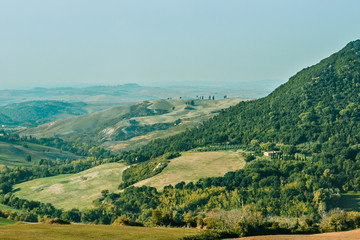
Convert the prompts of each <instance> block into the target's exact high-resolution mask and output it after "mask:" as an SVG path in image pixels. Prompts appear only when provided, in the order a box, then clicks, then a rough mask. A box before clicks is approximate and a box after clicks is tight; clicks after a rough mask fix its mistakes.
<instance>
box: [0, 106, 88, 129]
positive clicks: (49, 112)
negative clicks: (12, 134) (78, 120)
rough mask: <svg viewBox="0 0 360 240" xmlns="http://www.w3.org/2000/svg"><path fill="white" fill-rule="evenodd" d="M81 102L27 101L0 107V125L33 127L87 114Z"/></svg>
mask: <svg viewBox="0 0 360 240" xmlns="http://www.w3.org/2000/svg"><path fill="white" fill-rule="evenodd" d="M86 106H87V104H86V103H83V102H75V103H69V102H63V101H27V102H21V103H13V104H9V105H6V106H3V107H0V124H1V125H6V127H9V126H11V127H14V126H34V125H39V124H43V123H45V122H49V121H53V120H55V119H60V118H66V117H71V116H79V115H82V114H86V113H88V112H87V110H86V109H85V107H86Z"/></svg>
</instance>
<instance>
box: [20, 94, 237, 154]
mask: <svg viewBox="0 0 360 240" xmlns="http://www.w3.org/2000/svg"><path fill="white" fill-rule="evenodd" d="M240 101H241V100H240V99H223V100H214V101H213V100H185V99H184V100H179V99H178V100H172V99H170V100H154V101H143V102H140V103H137V104H135V105H131V106H119V107H114V108H111V109H108V110H104V111H100V112H95V113H91V114H87V115H83V116H79V117H76V118H70V119H64V120H57V121H55V122H51V123H47V124H44V125H41V126H38V127H35V128H29V129H26V130H25V131H22V132H21V135H31V136H33V137H36V138H41V137H60V138H62V139H64V140H68V141H74V142H87V143H91V144H102V145H103V146H105V147H107V148H109V149H111V150H113V151H117V150H124V149H133V148H136V147H138V146H141V145H143V144H146V143H147V142H149V141H150V140H151V139H154V138H158V137H166V136H170V135H174V134H176V133H180V132H182V131H184V130H185V129H186V128H189V127H193V126H195V125H197V124H199V123H200V122H203V121H204V120H206V119H209V118H210V117H212V116H215V115H216V114H218V113H219V112H220V111H221V110H222V109H225V108H228V107H230V106H232V105H235V104H237V103H239V102H240Z"/></svg>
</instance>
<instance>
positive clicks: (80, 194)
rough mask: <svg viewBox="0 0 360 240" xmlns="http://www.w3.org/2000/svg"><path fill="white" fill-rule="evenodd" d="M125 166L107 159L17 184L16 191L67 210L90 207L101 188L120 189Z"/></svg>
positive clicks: (22, 195)
mask: <svg viewBox="0 0 360 240" xmlns="http://www.w3.org/2000/svg"><path fill="white" fill-rule="evenodd" d="M125 168H126V166H124V165H123V164H120V163H108V164H103V165H100V166H97V167H94V168H91V169H88V170H85V171H83V172H80V173H76V174H63V175H58V176H54V177H47V178H40V179H35V180H32V181H28V182H24V183H21V184H17V185H15V186H14V189H15V191H16V192H15V195H16V196H17V197H19V198H24V199H28V200H36V201H40V202H44V203H51V204H53V205H54V206H55V207H57V208H63V209H65V210H69V209H72V208H78V209H84V208H90V207H91V205H92V201H93V200H95V199H97V198H99V197H100V196H101V191H102V190H105V189H108V190H109V191H110V192H113V191H116V190H117V187H118V185H119V184H120V182H121V181H122V172H123V170H124V169H125Z"/></svg>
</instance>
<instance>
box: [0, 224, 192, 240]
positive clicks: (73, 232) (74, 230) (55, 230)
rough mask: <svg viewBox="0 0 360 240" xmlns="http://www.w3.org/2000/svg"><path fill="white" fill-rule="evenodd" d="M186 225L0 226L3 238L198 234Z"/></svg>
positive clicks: (125, 239)
mask: <svg viewBox="0 0 360 240" xmlns="http://www.w3.org/2000/svg"><path fill="white" fill-rule="evenodd" d="M196 232H197V230H193V229H185V228H145V227H127V226H107V225H83V224H74V225H46V224H25V225H11V226H0V239H1V240H5V239H6V240H10V239H21V240H45V239H46V240H70V239H71V240H74V239H76V240H87V239H92V240H134V239H136V240H171V239H174V240H175V239H178V238H180V237H184V236H188V235H194V234H196Z"/></svg>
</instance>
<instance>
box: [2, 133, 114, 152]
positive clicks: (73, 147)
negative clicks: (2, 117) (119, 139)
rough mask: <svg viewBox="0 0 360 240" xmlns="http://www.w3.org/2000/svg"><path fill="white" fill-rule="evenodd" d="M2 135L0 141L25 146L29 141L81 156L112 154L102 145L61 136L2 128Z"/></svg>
mask: <svg viewBox="0 0 360 240" xmlns="http://www.w3.org/2000/svg"><path fill="white" fill-rule="evenodd" d="M0 133H2V136H0V141H2V142H10V143H19V144H20V145H21V144H22V145H23V146H28V145H27V143H35V144H40V145H43V146H48V147H55V148H57V149H60V150H62V151H67V152H71V153H74V154H76V155H80V156H93V157H109V156H111V153H110V151H108V150H105V149H104V148H103V147H101V146H93V145H91V144H86V143H74V142H68V141H64V140H63V139H61V138H40V139H38V138H34V137H32V136H19V135H18V134H16V133H8V132H5V131H4V130H1V131H0Z"/></svg>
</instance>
